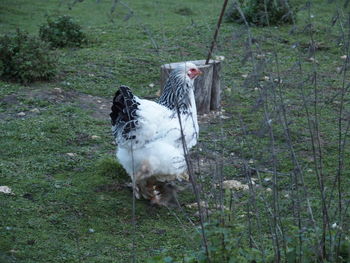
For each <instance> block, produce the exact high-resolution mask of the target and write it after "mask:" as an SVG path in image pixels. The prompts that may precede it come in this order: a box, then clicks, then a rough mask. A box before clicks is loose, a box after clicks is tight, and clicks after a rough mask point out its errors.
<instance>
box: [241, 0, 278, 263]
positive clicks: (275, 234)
mask: <svg viewBox="0 0 350 263" xmlns="http://www.w3.org/2000/svg"><path fill="white" fill-rule="evenodd" d="M235 2H236V4H237V9H238V11H239V13H240V16H241V17H242V19H243V21H244V23H245V26H246V28H247V32H248V47H249V49H250V56H251V59H252V64H253V70H254V78H255V83H258V80H257V79H256V77H257V75H258V74H257V71H256V62H255V59H254V56H253V48H252V45H253V44H252V43H253V41H252V34H251V32H250V28H249V24H248V22H247V20H246V18H245V15H244V13H243V12H242V10H241V7H240V4H239V3H238V2H237V1H235ZM264 110H265V121H267V122H268V119H267V120H266V117H267V116H266V109H265V108H264ZM269 133H270V139H271V140H272V150H273V153H272V156H273V158H274V198H273V213H272V220H273V228H272V233H273V235H272V236H273V241H274V242H273V243H274V250H275V261H276V262H280V260H281V248H280V242H279V237H278V229H280V226H279V225H278V206H277V197H278V196H276V184H275V183H276V180H277V179H276V178H277V177H276V171H275V169H276V162H275V154H274V151H275V146H274V139H273V132H272V129H271V128H270V127H269Z"/></svg>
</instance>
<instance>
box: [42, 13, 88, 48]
mask: <svg viewBox="0 0 350 263" xmlns="http://www.w3.org/2000/svg"><path fill="white" fill-rule="evenodd" d="M39 35H40V38H41V39H42V40H44V41H47V42H49V43H50V45H51V46H52V47H80V46H82V45H83V44H84V43H86V36H85V34H84V33H83V32H82V30H81V26H80V25H79V24H78V23H77V22H75V21H74V20H73V18H71V17H70V16H59V17H57V18H55V19H52V18H50V17H48V18H47V23H45V24H43V25H41V26H40V30H39Z"/></svg>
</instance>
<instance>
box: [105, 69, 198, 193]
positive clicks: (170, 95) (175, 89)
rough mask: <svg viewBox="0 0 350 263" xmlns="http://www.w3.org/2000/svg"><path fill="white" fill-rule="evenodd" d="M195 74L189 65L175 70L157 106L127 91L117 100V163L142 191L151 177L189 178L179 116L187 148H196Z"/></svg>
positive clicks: (114, 120) (114, 109)
mask: <svg viewBox="0 0 350 263" xmlns="http://www.w3.org/2000/svg"><path fill="white" fill-rule="evenodd" d="M190 69H197V67H196V66H195V65H194V64H192V63H183V64H180V65H179V66H178V67H177V68H176V69H174V70H173V71H172V72H171V73H170V75H169V78H168V80H167V82H166V84H165V86H164V89H163V94H162V96H161V97H160V98H159V100H158V101H157V102H154V101H150V100H145V99H140V98H138V97H137V96H135V95H133V94H132V92H131V90H130V89H129V88H128V87H126V86H121V87H120V88H119V90H118V91H117V92H116V94H115V96H114V99H113V106H112V112H111V114H110V116H111V121H112V132H113V135H114V136H115V140H116V143H117V145H118V147H117V159H118V160H119V162H120V163H121V164H122V165H123V167H124V168H125V170H126V171H127V173H128V174H129V175H130V177H131V178H132V179H134V180H135V183H136V185H137V186H139V187H142V185H143V182H145V181H147V179H148V178H150V177H153V178H156V180H157V181H160V182H167V181H172V180H175V179H178V180H182V179H183V178H184V177H186V176H185V174H186V170H187V167H186V162H185V158H184V152H183V145H182V140H181V131H180V123H179V118H178V116H180V119H181V123H182V127H183V134H184V137H185V141H186V144H187V148H188V149H190V148H191V147H193V146H194V145H196V143H197V139H198V122H197V110H196V103H195V98H194V85H193V82H194V79H195V77H196V76H197V75H194V76H192V75H189V73H188V72H189V70H190ZM197 70H198V69H197ZM198 72H200V71H199V70H198ZM140 191H141V194H142V195H143V196H144V197H145V195H147V194H143V192H145V191H142V189H141V190H140Z"/></svg>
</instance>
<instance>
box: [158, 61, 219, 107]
mask: <svg viewBox="0 0 350 263" xmlns="http://www.w3.org/2000/svg"><path fill="white" fill-rule="evenodd" d="M189 62H192V63H194V64H195V65H196V66H197V67H198V68H199V69H200V70H201V71H202V72H203V74H202V75H201V76H199V77H198V78H196V80H195V81H194V88H195V90H194V96H195V99H196V105H197V112H198V114H204V113H208V112H209V111H211V110H219V109H220V101H221V88H220V75H219V74H220V69H221V61H218V60H210V61H209V64H208V65H205V60H195V61H189ZM179 63H183V62H177V63H170V64H164V65H162V66H161V80H160V82H161V83H160V85H161V87H162V89H163V87H164V85H165V82H166V80H167V79H168V76H169V73H170V72H171V71H172V70H173V69H174V68H175V67H176V66H177V65H178V64H179Z"/></svg>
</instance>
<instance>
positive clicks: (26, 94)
mask: <svg viewBox="0 0 350 263" xmlns="http://www.w3.org/2000/svg"><path fill="white" fill-rule="evenodd" d="M23 100H41V101H46V102H49V103H53V104H58V103H74V104H76V105H77V106H78V107H80V108H82V109H84V110H86V111H87V112H88V113H89V114H91V116H92V117H94V118H96V119H102V120H108V119H109V113H110V106H111V101H112V100H111V99H106V98H102V97H98V96H92V95H89V94H84V93H81V92H78V91H73V90H69V91H66V90H63V89H61V88H53V89H52V88H47V87H43V88H39V89H28V90H24V91H21V92H20V93H18V94H10V95H7V96H5V97H3V98H1V99H0V104H3V105H4V109H5V112H3V113H0V119H5V118H13V117H21V118H25V117H28V116H33V115H35V114H38V113H39V112H40V111H41V110H44V109H41V108H40V107H35V106H32V105H28V107H27V108H29V109H28V110H26V111H19V110H18V109H17V108H18V106H22V105H23V102H22V101H23Z"/></svg>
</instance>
